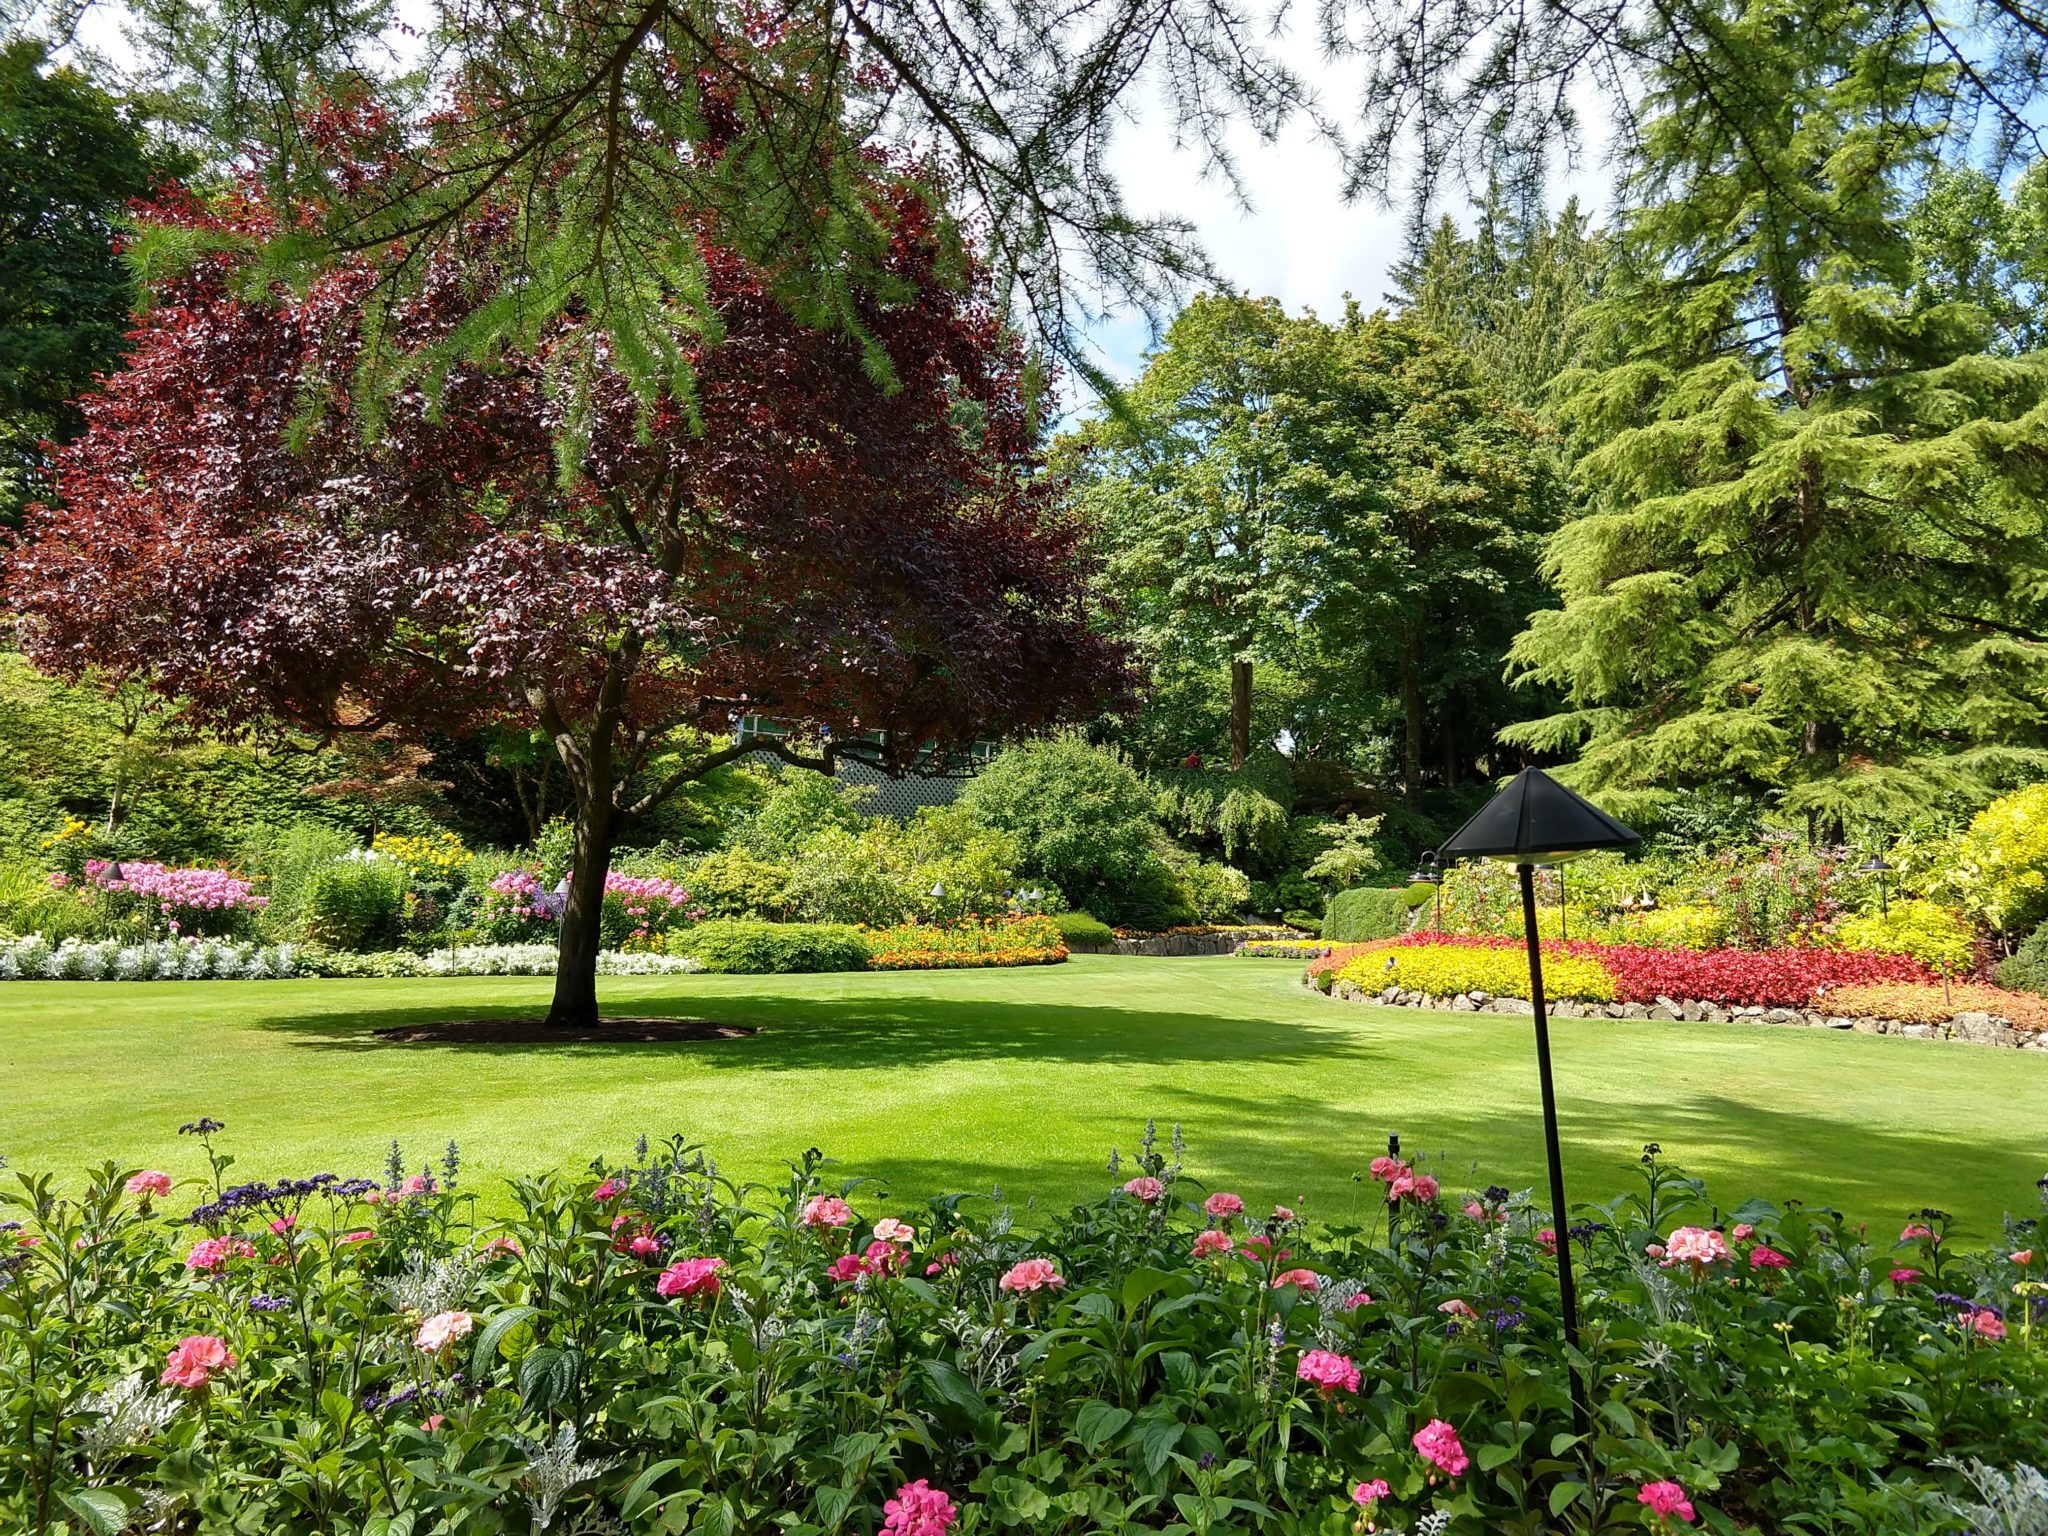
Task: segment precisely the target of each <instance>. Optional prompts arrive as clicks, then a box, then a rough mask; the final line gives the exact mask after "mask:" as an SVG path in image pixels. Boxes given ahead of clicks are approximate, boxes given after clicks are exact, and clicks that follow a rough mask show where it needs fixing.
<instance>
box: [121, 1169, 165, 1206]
mask: <svg viewBox="0 0 2048 1536" xmlns="http://www.w3.org/2000/svg"><path fill="white" fill-rule="evenodd" d="M121 1187H122V1188H123V1189H125V1190H127V1191H128V1193H129V1194H131V1195H144V1196H148V1195H155V1196H157V1197H158V1198H160V1199H161V1198H164V1197H167V1196H168V1195H169V1194H170V1192H171V1176H170V1175H169V1174H168V1173H158V1172H157V1171H156V1170H155V1169H154V1168H147V1169H144V1170H143V1171H142V1172H141V1173H138V1174H135V1175H133V1176H132V1177H130V1178H129V1180H128V1182H127V1183H126V1184H124V1185H122V1186H121Z"/></svg>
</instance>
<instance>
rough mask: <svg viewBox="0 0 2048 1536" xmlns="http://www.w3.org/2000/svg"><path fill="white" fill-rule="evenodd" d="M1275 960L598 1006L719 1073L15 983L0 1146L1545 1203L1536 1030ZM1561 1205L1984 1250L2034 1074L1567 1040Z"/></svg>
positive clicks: (1, 1006) (797, 988)
mask: <svg viewBox="0 0 2048 1536" xmlns="http://www.w3.org/2000/svg"><path fill="white" fill-rule="evenodd" d="M1298 974H1299V967H1298V966H1297V965H1296V964H1294V963H1293V962H1288V961H1249V960H1236V959H1212V960H1146V959H1123V958H1109V957H1093V956H1084V957H1079V958H1076V959H1074V960H1072V961H1070V962H1068V963H1067V964H1065V965H1061V966H1052V967H1044V968H1034V969H1024V970H1015V971H964V972H963V971H954V972H945V971H939V972H923V973H917V972H911V973H892V974H875V975H866V974H862V975H844V976H815V977H814V976H795V977H694V976H692V977H662V978H648V979H633V980H613V981H609V982H607V983H605V984H604V996H605V999H606V1005H607V1007H610V1008H616V1009H619V1010H621V1011H630V1012H638V1013H676V1014H690V1015H699V1016H704V1017H711V1018H717V1019H722V1020H729V1021H732V1022H735V1023H746V1024H754V1025H758V1026H759V1027H760V1032H759V1033H758V1034H757V1035H754V1036H752V1037H749V1038H746V1039H740V1040H731V1041H721V1042H717V1043H713V1044H689V1045H646V1046H602V1045H581V1046H555V1047H504V1046H492V1047H478V1046H421V1045H404V1046H400V1045H390V1044H386V1043H384V1042H381V1041H378V1040H375V1039H374V1038H372V1036H371V1034H370V1031H371V1030H372V1029H374V1028H376V1027H378V1026H380V1025H385V1024H392V1023H398V1022H403V1021H407V1020H412V1021H421V1020H429V1019H440V1018H448V1017H451V1016H455V1015H458V1014H464V1013H487V1012H492V1011H514V1012H527V1013H532V1012H535V1011H537V1010H538V1007H539V1006H540V1004H541V1003H542V1002H543V1001H544V999H545V996H546V992H547V987H548V983H547V982H546V981H544V980H537V979H524V978H516V979H515V978H493V979H481V980H433V981H389V982H372V981H310V982H203V983H202V982H179V983H153V984H152V983H139V984H114V983H28V984H10V985H7V986H6V987H5V988H4V989H0V1152H4V1153H5V1154H6V1155H7V1156H8V1157H9V1158H10V1159H11V1160H12V1161H13V1163H14V1164H15V1165H16V1166H17V1167H20V1168H42V1167H52V1166H55V1167H59V1168H64V1169H69V1168H72V1167H75V1166H77V1165H80V1164H82V1163H88V1162H93V1161H97V1160H100V1159H104V1158H113V1159H117V1160H119V1161H121V1162H123V1163H125V1164H128V1165H146V1166H152V1167H162V1168H166V1169H169V1170H171V1171H172V1172H174V1173H177V1174H180V1175H185V1174H191V1173H194V1172H196V1171H198V1169H199V1166H200V1162H199V1149H198V1148H197V1147H196V1146H195V1145H193V1144H192V1143H190V1142H189V1141H182V1142H181V1141H180V1139H179V1138H178V1136H177V1134H176V1131H177V1127H178V1125H179V1123H180V1122H181V1121H186V1120H191V1119H195V1118H197V1117H198V1116H200V1115H211V1116H213V1117H215V1118H216V1119H219V1120H224V1121H226V1122H227V1124H228V1127H229V1134H228V1137H227V1140H228V1142H229V1143H230V1145H231V1147H232V1149H233V1150H234V1151H235V1152H236V1153H237V1154H238V1157H239V1158H240V1162H239V1165H238V1168H237V1172H238V1173H240V1174H244V1175H246V1176H248V1177H252V1178H253V1177H258V1176H262V1177H277V1176H282V1175H285V1174H304V1173H312V1172H317V1171H319V1170H321V1169H332V1170H334V1171H336V1172H340V1173H343V1174H349V1173H359V1172H361V1173H374V1172H375V1171H376V1170H377V1169H379V1168H380V1167H381V1166H382V1164H383V1158H384V1148H385V1146H386V1145H387V1143H388V1142H389V1141H390V1139H391V1138H392V1137H393V1136H396V1137H398V1138H400V1140H401V1141H402V1142H403V1143H404V1144H405V1146H406V1147H407V1148H408V1150H409V1152H410V1154H411V1160H412V1161H413V1162H414V1163H415V1164H417V1163H418V1162H419V1161H420V1160H421V1158H422V1157H423V1156H424V1155H426V1154H428V1153H430V1152H433V1151H436V1150H437V1149H438V1148H439V1147H440V1146H441V1145H442V1144H443V1143H445V1142H446V1141H447V1139H448V1138H449V1137H450V1136H453V1137H455V1138H457V1139H458V1140H459V1141H460V1142H461V1145H462V1148H463V1153H464V1157H465V1159H466V1161H467V1162H468V1164H469V1165H470V1167H471V1169H472V1171H473V1172H476V1173H479V1174H483V1173H489V1174H493V1175H495V1174H498V1173H503V1172H509V1171H514V1170H532V1169H538V1168H542V1167H545V1166H548V1165H570V1166H580V1165H581V1164H583V1163H585V1162H587V1161H588V1160H589V1159H590V1158H591V1157H593V1156H596V1155H598V1154H609V1155H614V1156H616V1155H619V1154H621V1153H623V1152H624V1151H625V1150H626V1149H627V1148H628V1147H629V1145H630V1144H631V1142H632V1140H633V1138H634V1137H635V1136H636V1135H637V1134H638V1133H640V1132H642V1131H647V1132H650V1133H654V1134H656V1135H660V1134H665V1133H667V1132H670V1131H684V1132H687V1133H688V1134H689V1135H690V1136H691V1137H692V1138H693V1139H696V1140H700V1141H702V1142H704V1143H706V1144H707V1145H708V1146H709V1147H710V1149H711V1150H712V1152H713V1154H714V1155H715V1156H716V1157H717V1158H718V1159H719V1162H720V1164H721V1165H722V1166H723V1167H724V1168H726V1169H727V1170H729V1171H732V1172H734V1173H736V1174H740V1175H744V1176H754V1175H767V1174H771V1173H774V1172H776V1171H777V1170H778V1169H779V1167H780V1165H781V1164H782V1162H783V1161H784V1160H786V1159H787V1158H789V1157H791V1156H793V1155H795V1154H798V1153H801V1152H802V1150H803V1149H804V1148H805V1147H807V1146H813V1145H815V1146H818V1147H822V1148H824V1149H825V1150H826V1151H827V1152H829V1153H831V1154H832V1155H833V1156H834V1157H836V1158H838V1159H840V1161H841V1162H842V1163H843V1164H844V1165H845V1166H846V1167H847V1168H848V1169H849V1170H850V1171H858V1172H862V1173H868V1174H875V1175H880V1176H881V1177H882V1178H884V1179H885V1180H886V1181H887V1182H888V1184H889V1185H890V1186H891V1188H892V1190H893V1191H894V1192H895V1193H896V1194H897V1195H898V1196H900V1197H903V1198H905V1199H916V1198H920V1197H922V1196H923V1195H926V1194H929V1193H932V1192H934V1191H937V1190H941V1189H958V1188H976V1189H986V1188H987V1187H988V1186H990V1185H991V1184H1000V1185H1001V1186H1002V1187H1003V1189H1004V1190H1005V1191H1006V1192H1009V1193H1011V1194H1013V1195H1015V1196H1017V1197H1019V1199H1020V1201H1021V1198H1022V1197H1025V1196H1035V1197H1036V1198H1038V1199H1039V1200H1041V1201H1044V1200H1055V1201H1065V1200H1067V1199H1069V1198H1071V1197H1075V1196H1079V1195H1083V1194H1086V1193H1089V1192H1091V1191H1094V1190H1097V1189H1100V1188H1101V1187H1102V1186H1103V1185H1104V1182H1105V1178H1104V1174H1103V1172H1102V1168H1103V1163H1104V1161H1105V1159H1106V1158H1107V1156H1108V1152H1109V1148H1110V1145H1111V1144H1112V1143H1115V1144H1116V1145H1118V1146H1121V1147H1122V1148H1124V1149H1125V1151H1126V1152H1128V1151H1129V1150H1130V1148H1131V1147H1132V1145H1133V1144H1134V1143H1135V1142H1136V1140H1137V1138H1138V1135H1139V1131H1140V1129H1141V1127H1142V1126H1143V1124H1144V1120H1145V1117H1146V1116H1147V1115H1155V1116H1157V1117H1158V1119H1159V1122H1160V1125H1161V1127H1162V1130H1163V1128H1164V1127H1166V1126H1168V1125H1170V1124H1171V1123H1172V1122H1173V1121H1176V1120H1178V1121H1180V1122H1182V1123H1183V1124H1184V1125H1185V1127H1186V1129H1187V1136H1188V1143H1189V1157H1190V1163H1191V1165H1192V1167H1193V1169H1194V1171H1196V1172H1197V1173H1198V1174H1200V1175H1201V1176H1203V1177H1204V1178H1206V1179H1208V1180H1211V1181H1212V1182H1214V1183H1218V1184H1225V1185H1228V1186H1230V1187H1232V1188H1236V1189H1239V1190H1241V1191H1243V1192H1244V1193H1245V1194H1246V1195H1247V1196H1248V1197H1250V1198H1254V1199H1258V1200H1267V1199H1283V1198H1284V1199H1287V1200H1289V1201H1293V1200H1295V1199H1297V1198H1300V1199H1305V1200H1306V1202H1307V1205H1308V1209H1309V1210H1310V1211H1312V1212H1319V1213H1321V1214H1323V1215H1325V1216H1328V1217H1332V1218H1335V1217H1338V1216H1340V1215H1342V1214H1344V1213H1346V1212H1348V1211H1350V1210H1352V1209H1354V1208H1355V1205H1356V1202H1357V1201H1358V1200H1359V1198H1360V1192H1361V1186H1359V1185H1358V1184H1357V1183H1355V1182H1354V1180H1353V1174H1354V1173H1355V1172H1357V1171H1359V1170H1361V1169H1362V1168H1363V1167H1364V1166H1365V1164H1366V1162H1367V1161H1368V1160H1369V1159H1370V1158H1371V1157H1372V1156H1373V1155H1374V1154H1375V1153H1376V1152H1378V1151H1380V1150H1382V1149H1383V1148H1384V1146H1385V1142H1386V1136H1387V1133H1388V1132H1390V1131H1398V1132H1400V1133H1401V1137H1402V1142H1403V1146H1404V1150H1409V1151H1421V1152H1428V1153H1431V1154H1439V1153H1440V1154H1441V1157H1442V1162H1441V1164H1440V1167H1439V1171H1440V1173H1441V1174H1442V1176H1443V1179H1444V1183H1445V1186H1446V1188H1447V1189H1449V1190H1458V1191H1462V1190H1465V1189H1469V1188H1474V1187H1477V1186H1480V1185H1484V1184H1486V1183H1488V1182H1491V1181H1496V1180H1497V1181H1499V1182H1502V1183H1505V1184H1509V1185H1512V1186H1514V1187H1517V1188H1521V1187H1525V1186H1529V1185H1532V1184H1534V1183H1535V1182H1536V1180H1537V1178H1538V1175H1539V1171H1540V1169H1541V1166H1542V1142H1541V1137H1540V1122H1539V1119H1538V1112H1537V1094H1536V1081H1535V1074H1534V1069H1533V1066H1532V1061H1531V1055H1530V1050H1529V1043H1528V1042H1529V1028H1528V1024H1527V1022H1526V1021H1524V1020H1517V1019H1514V1018H1511V1017H1497V1016H1493V1015H1480V1016H1471V1015H1455V1014H1445V1013H1416V1012H1412V1011H1408V1010H1403V1009H1380V1008H1365V1007H1359V1006H1356V1005H1350V1004H1344V1003H1335V1002H1330V1001H1327V1000H1324V999H1322V998H1319V997H1316V996H1314V995H1312V994H1309V993H1306V992H1304V991H1303V989H1302V988H1301V986H1300V985H1299V983H1298V982H1297V980H1296V977H1297V976H1298ZM1553 1028H1554V1033H1555V1040H1556V1051H1557V1065H1558V1073H1559V1085H1558V1086H1559V1093H1560V1097H1561V1101H1562V1112H1563V1125H1564V1136H1565V1160H1566V1164H1567V1169H1568V1173H1569V1176H1570V1179H1571V1185H1572V1192H1573V1194H1574V1195H1575V1196H1578V1197H1583V1198H1594V1197H1599V1198H1605V1197H1606V1196H1609V1195H1611V1194H1613V1193H1615V1192H1617V1191H1618V1190H1619V1189H1621V1188H1623V1187H1624V1186H1625V1185H1627V1184H1628V1183H1629V1182H1630V1181H1631V1179H1632V1177H1633V1172H1632V1170H1633V1167H1634V1163H1635V1158H1636V1154H1637V1152H1638V1151H1639V1149H1640V1146H1641V1144H1642V1143H1643V1142H1646V1141H1652V1140H1654V1141H1658V1142H1661V1143H1663V1145H1664V1147H1665V1149H1666V1152H1667V1154H1668V1155H1670V1156H1671V1157H1672V1158H1674V1159H1677V1160H1680V1161H1682V1162H1684V1163H1685V1164H1687V1165H1688V1166H1690V1167H1691V1168H1693V1169H1694V1170H1696V1171H1698V1172H1699V1173H1701V1174H1703V1175H1705V1176H1707V1177H1708V1178H1709V1179H1710V1181H1711V1182H1712V1184H1713V1186H1714V1191H1715V1193H1716V1195H1717V1196H1718V1197H1720V1198H1723V1199H1725V1200H1727V1201H1728V1202H1730V1203H1734V1202H1737V1201H1739V1200H1740V1199H1742V1198H1743V1197H1745V1196H1747V1195H1750V1194H1762V1195H1766V1196H1769V1197H1772V1198H1778V1199H1782V1198H1785V1197H1788V1196H1792V1197H1799V1198H1802V1199H1805V1200H1807V1201H1812V1202H1828V1203H1832V1204H1835V1205H1838V1206H1840V1207H1842V1208H1844V1209H1846V1210H1848V1211H1850V1212H1851V1213H1852V1214H1855V1215H1857V1216H1859V1217H1869V1218H1871V1219H1872V1220H1874V1221H1879V1222H1882V1223H1889V1222H1891V1221H1893V1220H1894V1219H1896V1218H1898V1217H1899V1216H1901V1215H1902V1214H1903V1213H1904V1212H1906V1211H1908V1210H1912V1209H1917V1208H1918V1207H1920V1206H1922V1205H1926V1204H1935V1205H1939V1206H1942V1207H1944V1208H1946V1209H1949V1210H1952V1211H1955V1212H1957V1213H1958V1214H1959V1215H1960V1216H1962V1217H1963V1218H1964V1219H1965V1221H1966V1222H1967V1224H1968V1227H1969V1229H1970V1231H1971V1233H1972V1234H1974V1235H1976V1236H1978V1237H1984V1236H1987V1235H1989V1233H1990V1231H1991V1230H1992V1228H1993V1226H1994V1224H1995V1222H1996V1219H1997V1216H1998V1213H1999V1212H2000V1211H2001V1210H2004V1209H2007V1208H2012V1209H2031V1208H2032V1207H2033V1205H2034V1200H2035V1194H2034V1180H2035V1179H2036V1178H2038V1177H2040V1176H2041V1174H2042V1173H2043V1171H2044V1170H2048V1057H2044V1056H2043V1055H2041V1054H2038V1053H2032V1052H2028V1053H2018V1052H2010V1051H1993V1050H1987V1049H1979V1048H1974V1047H1967V1046H1958V1045H1943V1044H1935V1043H1931V1042H1928V1043H1923V1042H1918V1041H1901V1040H1881V1039H1875V1038H1871V1037H1866V1036H1861V1035H1843V1034H1836V1033H1833V1032H1822V1031H1813V1032H1809V1031H1805V1030H1794V1029H1772V1028H1766V1027H1761V1026H1740V1025H1728V1026H1715V1025H1707V1024H1699V1025H1684V1024H1647V1023H1644V1024H1632V1023H1616V1022H1606V1023H1593V1022H1586V1021H1580V1020H1570V1019H1565V1020H1558V1021H1557V1022H1556V1023H1555V1025H1554V1026H1553Z"/></svg>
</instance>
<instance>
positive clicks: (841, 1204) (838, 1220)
mask: <svg viewBox="0 0 2048 1536" xmlns="http://www.w3.org/2000/svg"><path fill="white" fill-rule="evenodd" d="M800 1219H801V1220H802V1221H803V1224H804V1225H805V1226H807V1227H811V1228H813V1229H823V1228H825V1227H848V1226H852V1225H853V1207H852V1206H850V1205H848V1204H847V1203H846V1202H845V1201H844V1200H842V1199H840V1198H839V1197H838V1196H837V1195H813V1196H811V1198H810V1199H808V1200H806V1201H805V1202H804V1208H803V1212H802V1216H801V1218H800Z"/></svg>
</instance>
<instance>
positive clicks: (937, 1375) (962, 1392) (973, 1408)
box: [918, 1360, 989, 1422]
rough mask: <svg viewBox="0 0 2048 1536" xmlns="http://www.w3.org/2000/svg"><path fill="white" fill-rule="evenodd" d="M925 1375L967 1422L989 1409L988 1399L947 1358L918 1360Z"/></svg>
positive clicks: (978, 1417) (940, 1394) (976, 1418)
mask: <svg viewBox="0 0 2048 1536" xmlns="http://www.w3.org/2000/svg"><path fill="white" fill-rule="evenodd" d="M918 1364H919V1365H921V1366H922V1367H924V1373H925V1375H926V1376H927V1377H928V1378H930V1380H931V1384H932V1386H933V1387H934V1388H936V1389H937V1391H938V1394H939V1396H940V1397H941V1398H942V1399H944V1400H945V1401H946V1402H947V1403H949V1404H951V1405H952V1406H953V1407H955V1408H957V1409H959V1410H960V1412H961V1413H962V1414H964V1415H966V1417H967V1419H968V1420H969V1422H973V1421H975V1420H978V1419H980V1418H982V1417H983V1416H984V1415H986V1414H987V1413H988V1411H989V1408H988V1400H987V1399H986V1398H984V1397H983V1396H982V1395H981V1393H980V1392H978V1391H977V1390H976V1389H975V1386H974V1383H973V1382H971V1381H969V1380H968V1379H967V1377H966V1376H965V1375H964V1374H963V1373H962V1372H961V1370H960V1368H959V1367H958V1366H957V1365H954V1364H953V1363H952V1362H951V1361H948V1360H920V1361H919V1362H918Z"/></svg>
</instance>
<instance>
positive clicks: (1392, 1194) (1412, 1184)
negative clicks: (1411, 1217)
mask: <svg viewBox="0 0 2048 1536" xmlns="http://www.w3.org/2000/svg"><path fill="white" fill-rule="evenodd" d="M1440 1192H1441V1191H1440V1188H1439V1186H1438V1184H1437V1181H1436V1179H1435V1177H1434V1176H1433V1175H1431V1174H1427V1173H1417V1172H1415V1171H1414V1170H1413V1169H1411V1168H1406V1167H1404V1168H1402V1169H1401V1170H1400V1171H1399V1172H1398V1173H1396V1174H1395V1175H1394V1176H1393V1178H1392V1179H1390V1180H1388V1181H1387V1198H1388V1199H1389V1200H1412V1201H1414V1202H1415V1203H1416V1204H1417V1205H1427V1204H1428V1203H1429V1202H1430V1201H1432V1200H1434V1199H1435V1198H1436V1197H1437V1195H1438V1194H1439V1193H1440Z"/></svg>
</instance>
